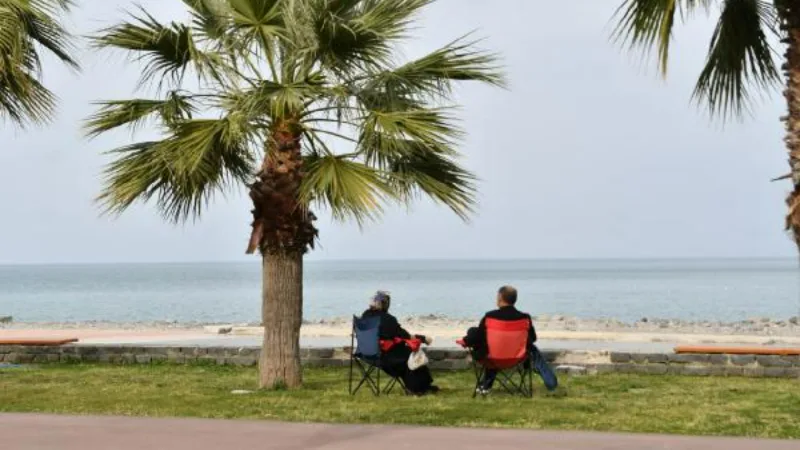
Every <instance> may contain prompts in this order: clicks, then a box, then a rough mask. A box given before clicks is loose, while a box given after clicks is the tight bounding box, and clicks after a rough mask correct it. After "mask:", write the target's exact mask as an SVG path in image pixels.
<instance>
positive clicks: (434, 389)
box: [428, 384, 441, 394]
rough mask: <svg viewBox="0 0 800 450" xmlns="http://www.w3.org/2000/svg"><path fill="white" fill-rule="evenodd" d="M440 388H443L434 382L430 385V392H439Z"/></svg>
mask: <svg viewBox="0 0 800 450" xmlns="http://www.w3.org/2000/svg"><path fill="white" fill-rule="evenodd" d="M440 390H441V389H439V386H436V385H435V384H432V385H430V386H429V387H428V393H430V394H437V393H438V392H439V391H440Z"/></svg>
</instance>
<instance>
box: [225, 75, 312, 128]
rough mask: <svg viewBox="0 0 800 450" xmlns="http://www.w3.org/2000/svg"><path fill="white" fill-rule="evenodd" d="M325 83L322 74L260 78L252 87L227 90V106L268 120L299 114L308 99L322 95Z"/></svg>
mask: <svg viewBox="0 0 800 450" xmlns="http://www.w3.org/2000/svg"><path fill="white" fill-rule="evenodd" d="M326 89H327V86H326V84H325V78H324V77H323V76H322V75H319V74H317V75H312V76H310V77H309V78H308V79H305V80H302V81H297V82H290V83H276V82H274V81H271V80H259V81H258V82H257V84H256V85H255V87H253V88H250V89H246V90H241V91H234V92H230V93H228V95H227V96H226V97H227V100H228V101H229V102H228V105H229V107H230V108H232V109H236V110H240V111H242V112H244V113H245V114H247V115H249V116H256V115H266V116H268V117H270V118H271V119H276V118H282V117H299V116H300V115H301V114H302V113H303V111H304V110H305V108H306V105H307V103H308V102H309V101H312V100H314V99H317V98H320V97H322V96H324V94H325V92H326Z"/></svg>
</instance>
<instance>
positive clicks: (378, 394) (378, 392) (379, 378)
mask: <svg viewBox="0 0 800 450" xmlns="http://www.w3.org/2000/svg"><path fill="white" fill-rule="evenodd" d="M381 372H383V371H382V370H381V368H380V367H378V389H377V394H375V395H376V396H378V397H380V396H381Z"/></svg>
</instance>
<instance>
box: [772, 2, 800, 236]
mask: <svg viewBox="0 0 800 450" xmlns="http://www.w3.org/2000/svg"><path fill="white" fill-rule="evenodd" d="M775 3H776V7H777V8H778V16H779V17H780V19H781V29H782V31H783V32H784V34H785V36H786V37H785V39H784V41H783V42H784V43H785V44H786V62H785V64H784V65H783V70H784V75H785V77H786V90H785V91H784V95H785V97H786V103H787V105H788V106H789V114H788V115H787V116H786V117H785V118H784V120H785V121H786V137H785V138H784V141H785V142H786V148H787V150H788V151H789V166H790V168H791V180H792V185H793V189H792V192H791V193H790V194H789V196H788V197H787V198H786V203H787V205H788V207H789V212H788V213H787V215H786V229H787V230H788V231H790V232H791V233H792V237H793V238H794V241H795V244H797V246H798V250H800V5H798V4H797V2H796V1H786V0H784V1H777V2H775Z"/></svg>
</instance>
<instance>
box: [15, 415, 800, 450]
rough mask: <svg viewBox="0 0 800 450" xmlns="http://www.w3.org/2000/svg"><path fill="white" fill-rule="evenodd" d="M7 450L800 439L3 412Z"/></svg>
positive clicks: (473, 448) (627, 448)
mask: <svg viewBox="0 0 800 450" xmlns="http://www.w3.org/2000/svg"><path fill="white" fill-rule="evenodd" d="M0 448H2V449H3V450H109V449H114V450H147V449H170V450H219V449H231V450H233V449H237V450H238V449H285V450H306V449H318V450H375V449H380V450H396V449H410V450H422V449H433V448H452V449H458V450H477V449H487V448H490V449H492V450H503V449H529V448H540V449H548V450H579V449H580V450H582V449H591V450H611V449H615V450H616V449H619V450H656V449H658V450H690V449H691V450H694V449H697V450H707V449H725V450H745V449H748V450H749V449H758V450H797V449H798V448H800V442H797V441H794V442H791V441H756V440H745V439H722V438H688V437H680V436H654V435H621V434H602V433H576V432H557V431H521V430H476V429H443V428H419V427H417V428H410V427H384V426H343V425H316V424H285V423H275V422H252V421H223V420H196V419H145V418H122V417H106V418H100V417H72V416H47V415H17V414H6V415H3V414H0Z"/></svg>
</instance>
